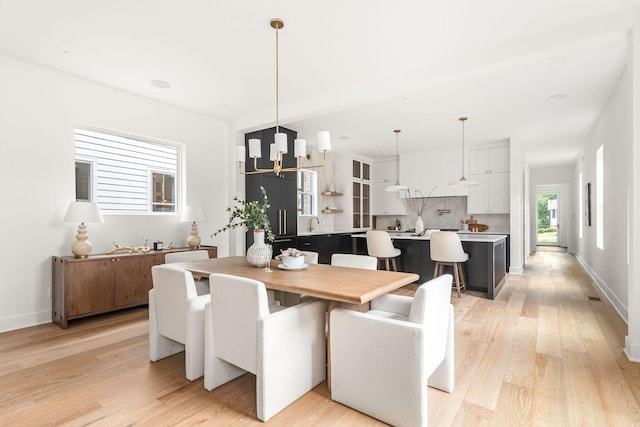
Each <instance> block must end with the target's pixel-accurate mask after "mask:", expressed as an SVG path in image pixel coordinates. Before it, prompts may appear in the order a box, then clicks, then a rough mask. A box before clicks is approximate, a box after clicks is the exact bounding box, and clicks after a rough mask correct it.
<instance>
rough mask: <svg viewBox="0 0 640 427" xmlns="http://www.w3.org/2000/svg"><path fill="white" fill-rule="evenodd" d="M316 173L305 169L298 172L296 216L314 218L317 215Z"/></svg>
mask: <svg viewBox="0 0 640 427" xmlns="http://www.w3.org/2000/svg"><path fill="white" fill-rule="evenodd" d="M317 201H318V189H317V173H316V172H315V171H310V170H306V169H301V170H299V171H298V214H299V215H300V216H316V215H317V214H318V206H317V204H318V203H317Z"/></svg>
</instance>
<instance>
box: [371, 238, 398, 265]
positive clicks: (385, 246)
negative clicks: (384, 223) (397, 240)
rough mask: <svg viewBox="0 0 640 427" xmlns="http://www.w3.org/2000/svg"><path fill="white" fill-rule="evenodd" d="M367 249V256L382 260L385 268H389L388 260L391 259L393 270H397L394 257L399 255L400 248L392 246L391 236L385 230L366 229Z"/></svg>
mask: <svg viewBox="0 0 640 427" xmlns="http://www.w3.org/2000/svg"><path fill="white" fill-rule="evenodd" d="M367 251H368V253H369V256H374V257H376V258H378V261H380V260H384V261H385V266H386V269H387V270H389V260H391V264H392V265H393V271H398V268H397V266H396V257H398V256H400V253H401V252H400V249H397V248H395V247H394V246H393V242H392V241H391V237H390V236H389V233H387V232H386V231H380V230H369V231H367Z"/></svg>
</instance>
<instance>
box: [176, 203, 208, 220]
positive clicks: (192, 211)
mask: <svg viewBox="0 0 640 427" xmlns="http://www.w3.org/2000/svg"><path fill="white" fill-rule="evenodd" d="M206 220H207V216H206V215H205V214H204V211H203V210H202V208H201V207H199V206H185V208H184V210H183V211H182V217H181V218H180V221H182V222H196V221H206Z"/></svg>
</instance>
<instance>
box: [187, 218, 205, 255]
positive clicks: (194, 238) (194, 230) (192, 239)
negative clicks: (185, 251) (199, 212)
mask: <svg viewBox="0 0 640 427" xmlns="http://www.w3.org/2000/svg"><path fill="white" fill-rule="evenodd" d="M201 241H202V239H200V236H198V226H197V225H196V222H195V221H194V222H193V223H192V224H191V235H190V236H189V237H187V245H188V246H189V249H191V250H192V251H193V250H196V249H198V248H199V247H200V242H201Z"/></svg>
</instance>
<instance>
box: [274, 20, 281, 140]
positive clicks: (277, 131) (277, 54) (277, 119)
mask: <svg viewBox="0 0 640 427" xmlns="http://www.w3.org/2000/svg"><path fill="white" fill-rule="evenodd" d="M275 28H276V133H279V132H280V114H279V113H280V112H279V107H278V105H279V100H280V96H279V94H280V83H279V82H280V78H279V73H280V70H279V67H278V63H279V62H280V59H279V57H280V55H279V49H278V26H276V27H275Z"/></svg>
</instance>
